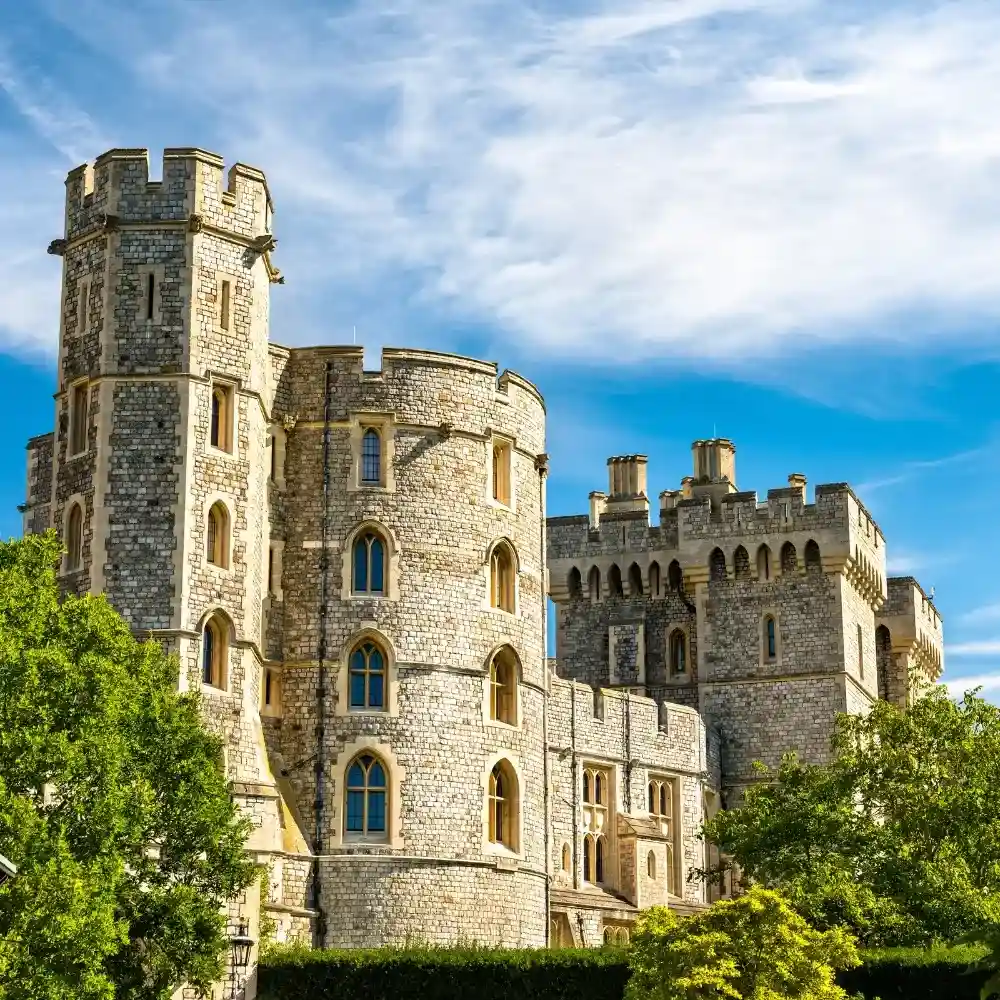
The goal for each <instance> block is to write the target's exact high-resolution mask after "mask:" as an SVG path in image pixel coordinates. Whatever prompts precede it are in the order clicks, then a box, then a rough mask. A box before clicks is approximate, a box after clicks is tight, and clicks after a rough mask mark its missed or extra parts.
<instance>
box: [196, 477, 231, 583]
mask: <svg viewBox="0 0 1000 1000" xmlns="http://www.w3.org/2000/svg"><path fill="white" fill-rule="evenodd" d="M216 504H221V505H222V507H223V509H224V510H225V524H224V525H223V527H224V529H225V533H226V537H225V542H224V545H225V551H224V553H223V554H224V558H223V560H222V563H221V564H220V563H214V562H209V559H208V519H209V517H210V516H211V512H212V508H213V507H214V506H215V505H216ZM235 509H236V501H235V499H234V498H233V497H231V496H229V495H228V494H225V493H210V494H209V495H208V496H207V497H206V498H205V506H204V511H205V513H204V516H203V517H202V531H204V532H205V534H204V535H203V536H202V540H201V561H202V563H203V564H204V565H205V566H206V567H207V568H208V569H209V570H210V571H211V572H213V573H220V574H222V575H224V576H232V574H233V551H234V549H235V547H236V546H235V545H234V543H233V538H234V534H235V532H234V531H233V526H234V524H235V521H236V518H235V517H234V512H235Z"/></svg>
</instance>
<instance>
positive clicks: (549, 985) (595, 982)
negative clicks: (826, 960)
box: [258, 948, 986, 1000]
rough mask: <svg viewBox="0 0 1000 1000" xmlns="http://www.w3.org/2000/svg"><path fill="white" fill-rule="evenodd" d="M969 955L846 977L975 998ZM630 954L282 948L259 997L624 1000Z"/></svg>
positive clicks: (878, 959)
mask: <svg viewBox="0 0 1000 1000" xmlns="http://www.w3.org/2000/svg"><path fill="white" fill-rule="evenodd" d="M979 954H980V952H977V951H974V950H970V949H967V948H961V949H958V948H955V949H931V950H928V951H918V950H895V951H883V952H872V953H869V954H867V955H866V956H865V964H864V965H863V966H861V967H860V968H858V969H852V970H851V971H849V972H845V973H843V974H842V975H841V976H840V977H838V978H839V981H840V984H841V985H842V986H843V987H844V989H845V990H847V992H848V993H851V994H858V993H860V994H861V995H862V996H864V997H866V998H868V1000H876V998H878V1000H979V988H980V986H981V985H982V983H983V981H984V979H985V978H986V977H985V974H982V973H974V974H971V975H970V974H968V973H967V970H968V968H969V965H970V963H971V962H972V961H974V960H975V959H976V958H977V957H978V955H979ZM627 980H628V962H627V957H626V955H625V953H624V952H622V951H618V950H615V949H611V948H595V949H585V950H572V949H556V950H552V951H546V950H539V951H492V950H487V949H478V948H477V949H460V948H454V949H450V948H449V949H446V948H438V949H435V948H427V949H405V950H402V949H401V950H395V949H381V950H378V951H309V950H305V949H302V950H287V951H286V950H280V951H274V952H272V953H271V954H269V955H266V956H265V957H264V958H263V959H262V961H261V964H260V968H259V971H258V989H259V995H260V997H261V1000H622V994H623V993H624V990H625V983H626V981H627Z"/></svg>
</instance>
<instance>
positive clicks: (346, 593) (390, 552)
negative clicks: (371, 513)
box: [340, 518, 399, 601]
mask: <svg viewBox="0 0 1000 1000" xmlns="http://www.w3.org/2000/svg"><path fill="white" fill-rule="evenodd" d="M369 529H371V530H372V531H374V532H376V533H377V534H378V535H379V536H380V537H381V538H382V542H383V544H384V545H385V549H386V551H385V561H384V564H383V567H382V572H383V576H384V578H383V581H382V590H383V592H382V594H367V593H360V594H356V593H355V592H354V542H355V541H356V540H357V538H358V537H359V536H360V535H361V534H363V533H364V532H365V531H367V530H369ZM340 558H341V566H340V576H341V580H340V583H341V587H340V597H341V600H343V601H398V600H399V539H398V538H397V536H396V534H395V533H394V532H393V531H391V530H390V529H389V528H387V527H386V526H385V525H384V524H383V523H382V522H381V521H377V520H375V519H374V518H367V519H366V520H364V521H362V522H361V523H360V524H358V525H356V526H355V527H354V528H353V529H352V530H351V532H350V534H349V535H348V536H347V538H346V539H345V541H344V546H343V549H342V551H341V555H340Z"/></svg>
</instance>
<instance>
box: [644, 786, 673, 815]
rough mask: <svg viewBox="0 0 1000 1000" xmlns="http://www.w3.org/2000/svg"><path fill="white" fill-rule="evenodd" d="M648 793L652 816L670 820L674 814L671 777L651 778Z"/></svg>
mask: <svg viewBox="0 0 1000 1000" xmlns="http://www.w3.org/2000/svg"><path fill="white" fill-rule="evenodd" d="M648 795H649V803H648V804H649V814H650V816H659V817H660V819H664V820H669V819H670V818H671V816H673V782H672V781H671V780H670V779H669V778H651V779H650V781H649V785H648Z"/></svg>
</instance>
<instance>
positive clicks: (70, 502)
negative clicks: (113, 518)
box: [58, 493, 87, 576]
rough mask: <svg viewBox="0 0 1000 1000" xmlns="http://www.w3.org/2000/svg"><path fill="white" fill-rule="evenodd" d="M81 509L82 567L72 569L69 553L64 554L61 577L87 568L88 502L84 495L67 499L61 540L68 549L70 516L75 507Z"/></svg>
mask: <svg viewBox="0 0 1000 1000" xmlns="http://www.w3.org/2000/svg"><path fill="white" fill-rule="evenodd" d="M78 505H79V507H80V513H81V515H82V519H81V520H82V524H81V529H80V530H81V538H80V565H79V566H77V567H75V568H73V569H70V566H69V552H68V551H67V552H64V553H63V556H62V559H60V560H59V574H58V575H59V576H72V575H73V574H74V573H80V572H82V571H83V569H84V568H85V564H84V561H83V543H84V540H85V537H86V533H87V502H86V500H85V498H84V496H83V494H82V493H74V494H73V495H72V496H71V497H67V499H66V501H65V503H64V504H63V510H62V531H61V539H62V543H63V546H64V547H67V548H68V542H69V515H70V512H71V511H72V510H73V508H74V507H75V506H78Z"/></svg>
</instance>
